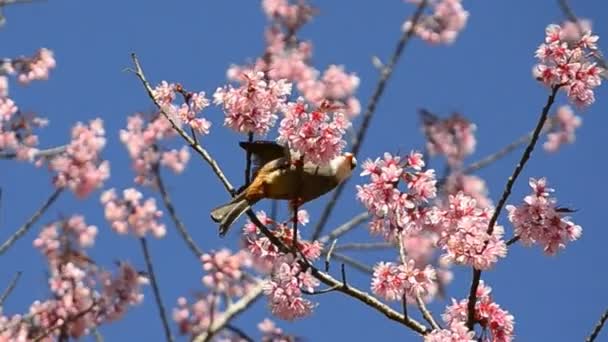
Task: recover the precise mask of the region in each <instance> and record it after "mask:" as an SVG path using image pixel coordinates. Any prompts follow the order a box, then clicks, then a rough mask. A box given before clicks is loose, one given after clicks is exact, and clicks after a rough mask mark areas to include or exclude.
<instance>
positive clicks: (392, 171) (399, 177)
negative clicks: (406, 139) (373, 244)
mask: <svg viewBox="0 0 608 342" xmlns="http://www.w3.org/2000/svg"><path fill="white" fill-rule="evenodd" d="M423 167H424V161H423V160H422V155H421V154H420V153H416V152H412V153H410V154H409V155H408V156H407V157H406V158H404V160H403V161H402V160H401V158H400V157H398V156H393V155H391V154H390V153H385V154H384V158H383V159H380V158H377V159H376V160H374V161H372V160H367V161H365V163H364V164H363V172H362V173H361V176H367V175H369V176H370V182H369V183H368V184H364V185H362V186H357V198H358V199H359V200H360V201H361V202H362V203H363V205H364V206H365V207H366V208H367V210H368V211H369V212H370V213H371V214H372V221H371V223H370V227H371V230H372V232H373V233H377V234H380V235H382V236H384V237H385V238H386V239H388V240H394V239H395V237H396V235H395V234H396V233H397V232H401V231H404V232H405V233H407V234H410V233H415V232H417V231H420V230H421V229H422V228H423V227H424V225H426V224H428V223H429V221H434V219H433V216H434V214H433V210H429V208H428V207H425V206H423V204H426V203H427V202H428V201H429V200H430V199H432V198H434V197H435V195H436V192H437V188H436V186H435V184H436V182H437V181H436V180H435V171H434V170H432V169H430V170H426V171H422V168H423ZM401 181H403V182H404V183H405V184H406V185H407V191H402V190H401V189H400V188H399V183H400V182H401Z"/></svg>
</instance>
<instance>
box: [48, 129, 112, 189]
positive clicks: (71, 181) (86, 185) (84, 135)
mask: <svg viewBox="0 0 608 342" xmlns="http://www.w3.org/2000/svg"><path fill="white" fill-rule="evenodd" d="M105 144H106V138H105V130H104V128H103V121H102V120H101V119H95V120H92V121H91V122H90V123H89V124H88V125H85V124H82V123H80V122H79V123H77V124H76V125H75V126H74V128H72V141H71V142H70V144H68V146H67V148H66V151H65V152H64V153H62V154H60V155H57V156H55V157H54V158H53V159H51V160H50V161H49V168H50V169H51V170H52V171H54V172H56V175H55V177H54V180H53V183H54V185H55V186H56V187H58V188H66V187H67V188H69V189H70V190H72V191H73V192H74V194H75V195H76V196H77V197H79V198H84V197H86V196H88V195H89V194H90V193H91V192H93V191H94V190H95V189H97V188H100V187H101V186H102V185H103V182H104V181H105V180H106V179H108V178H109V177H110V164H109V162H108V161H107V160H102V159H101V157H100V155H99V153H100V152H101V150H102V149H103V148H104V146H105Z"/></svg>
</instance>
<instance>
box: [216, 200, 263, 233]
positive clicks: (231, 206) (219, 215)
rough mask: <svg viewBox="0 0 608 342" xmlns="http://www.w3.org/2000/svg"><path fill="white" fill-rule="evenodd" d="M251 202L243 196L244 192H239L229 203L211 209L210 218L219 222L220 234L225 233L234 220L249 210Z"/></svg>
mask: <svg viewBox="0 0 608 342" xmlns="http://www.w3.org/2000/svg"><path fill="white" fill-rule="evenodd" d="M252 204H253V203H250V201H248V200H247V199H246V198H245V196H244V194H241V195H239V196H237V197H235V198H234V199H233V200H232V201H230V202H229V203H226V204H223V205H221V206H219V207H217V208H215V209H213V210H211V219H212V220H213V221H215V222H218V223H219V224H220V235H224V234H226V232H227V231H228V229H229V228H230V226H231V225H232V224H233V223H234V221H236V220H237V219H238V218H239V217H241V215H243V213H244V212H246V211H247V210H249V208H250V207H251V205H252Z"/></svg>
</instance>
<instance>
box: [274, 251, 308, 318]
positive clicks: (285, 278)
mask: <svg viewBox="0 0 608 342" xmlns="http://www.w3.org/2000/svg"><path fill="white" fill-rule="evenodd" d="M317 286H319V281H318V280H317V279H316V278H314V277H313V276H312V275H311V270H310V269H308V270H303V269H302V267H301V266H300V264H299V263H298V262H297V261H296V260H295V259H293V258H292V257H291V256H283V257H281V258H279V259H278V260H277V261H276V262H275V263H274V269H273V271H272V273H271V278H270V280H269V281H268V282H266V284H265V285H264V293H265V294H266V295H267V297H268V306H269V307H270V310H271V311H272V313H273V314H274V315H275V316H277V317H279V318H282V319H285V320H290V321H291V320H294V319H297V318H302V317H305V316H308V315H310V314H311V313H312V310H313V309H314V307H315V304H314V303H313V302H311V301H310V300H308V299H305V298H304V297H303V296H302V290H305V291H308V292H312V291H314V288H315V287H317Z"/></svg>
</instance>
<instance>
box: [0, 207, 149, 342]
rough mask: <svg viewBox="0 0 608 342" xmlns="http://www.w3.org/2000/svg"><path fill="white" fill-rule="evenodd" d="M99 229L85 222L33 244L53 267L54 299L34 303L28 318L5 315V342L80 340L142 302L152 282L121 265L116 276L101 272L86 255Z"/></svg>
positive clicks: (45, 233) (48, 229) (52, 227)
mask: <svg viewBox="0 0 608 342" xmlns="http://www.w3.org/2000/svg"><path fill="white" fill-rule="evenodd" d="M96 234H97V228H95V227H94V226H89V225H87V224H86V223H85V221H84V218H83V217H82V216H72V217H70V218H68V219H65V220H61V221H59V222H55V223H52V224H49V225H47V226H45V227H44V228H43V229H42V231H41V232H40V234H39V236H38V237H37V238H36V240H34V246H35V247H37V248H38V249H40V250H41V252H42V253H43V254H44V255H45V257H46V258H47V260H48V263H49V268H50V269H49V281H48V285H49V289H50V291H51V298H50V299H46V300H43V301H38V300H37V301H35V302H33V303H32V305H31V306H30V309H29V313H27V314H25V315H14V316H12V317H7V316H4V315H0V326H1V327H2V331H0V340H2V341H15V340H17V341H25V340H42V341H55V340H56V339H57V338H58V336H65V337H70V338H74V339H78V338H80V337H82V336H85V335H87V334H89V333H90V332H91V329H92V328H95V327H97V326H99V325H101V324H103V323H106V322H110V321H113V320H116V319H120V318H121V317H122V316H123V315H124V313H125V312H126V311H127V309H128V308H129V307H130V306H133V305H135V304H138V303H140V302H141V300H142V299H143V295H142V294H141V290H140V287H141V285H142V284H145V283H146V282H147V279H146V278H145V277H142V276H141V275H140V274H139V272H137V271H136V270H135V269H134V268H133V267H131V266H130V265H128V264H126V263H121V265H120V267H119V270H118V272H117V273H116V274H112V273H110V272H107V271H103V270H101V269H100V268H99V267H98V266H96V265H95V263H94V262H93V261H92V260H91V259H89V258H88V257H87V255H86V252H85V248H88V247H91V246H92V245H93V244H94V240H95V237H96Z"/></svg>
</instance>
